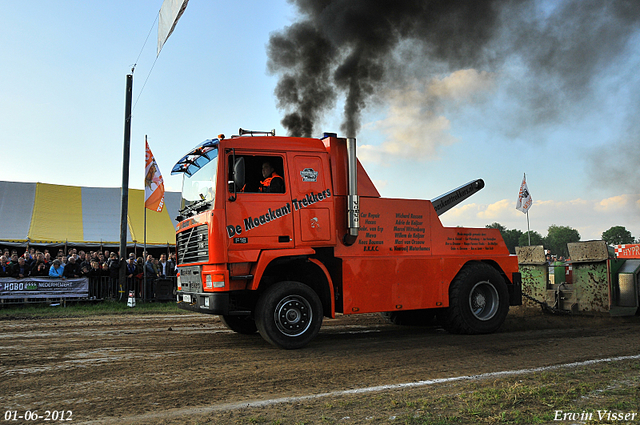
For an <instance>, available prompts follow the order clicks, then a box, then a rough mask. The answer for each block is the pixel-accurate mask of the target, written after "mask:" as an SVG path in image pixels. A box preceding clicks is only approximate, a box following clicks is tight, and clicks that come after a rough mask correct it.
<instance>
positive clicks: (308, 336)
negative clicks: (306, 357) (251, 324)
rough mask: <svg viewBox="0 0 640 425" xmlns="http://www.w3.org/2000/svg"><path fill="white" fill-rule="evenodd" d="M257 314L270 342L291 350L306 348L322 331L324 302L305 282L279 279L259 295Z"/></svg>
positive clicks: (260, 328) (257, 319) (264, 333)
mask: <svg viewBox="0 0 640 425" xmlns="http://www.w3.org/2000/svg"><path fill="white" fill-rule="evenodd" d="M255 318H256V325H257V326H258V331H259V332H260V335H261V336H262V337H263V338H264V339H265V340H266V341H268V342H269V343H271V344H273V345H275V346H276V347H280V348H284V349H287V350H292V349H297V348H302V347H304V346H305V345H307V344H308V343H309V341H311V340H312V339H313V338H314V337H315V336H316V335H317V334H318V332H319V331H320V326H321V325H322V303H321V302H320V298H319V297H318V295H317V294H316V293H315V291H314V290H313V289H311V288H310V287H309V286H307V285H305V284H302V283H300V282H290V281H285V282H279V283H276V284H275V285H273V286H271V287H270V288H268V289H267V290H266V291H265V292H264V294H262V296H261V297H260V298H259V300H258V305H257V306H256V314H255Z"/></svg>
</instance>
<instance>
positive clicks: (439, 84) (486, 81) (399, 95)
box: [359, 69, 495, 163]
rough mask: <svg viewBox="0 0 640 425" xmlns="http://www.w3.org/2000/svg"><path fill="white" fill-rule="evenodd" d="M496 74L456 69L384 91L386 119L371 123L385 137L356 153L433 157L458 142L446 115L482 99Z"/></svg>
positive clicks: (370, 157) (374, 157)
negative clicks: (423, 80)
mask: <svg viewBox="0 0 640 425" xmlns="http://www.w3.org/2000/svg"><path fill="white" fill-rule="evenodd" d="M494 80H495V74H492V73H488V72H484V71H482V72H478V71H477V70H475V69H463V70H459V71H455V72H453V73H451V74H449V75H447V76H445V77H443V78H433V79H431V80H429V81H427V82H426V83H413V84H411V85H410V86H407V87H405V88H402V89H397V90H389V91H388V92H386V95H385V96H384V97H385V103H387V104H388V105H389V107H388V111H387V116H386V118H384V119H382V120H380V121H377V122H375V123H373V124H372V125H371V127H372V128H373V129H374V130H378V131H381V132H382V133H383V134H384V135H385V136H386V140H385V141H384V142H383V143H382V144H381V145H378V146H374V145H363V146H362V147H361V148H360V151H359V155H360V156H361V157H362V159H363V160H365V161H371V162H377V163H379V162H383V159H387V158H388V157H389V156H392V157H394V158H397V159H407V158H411V159H414V160H424V159H426V158H429V159H436V158H437V153H438V150H439V149H440V147H442V146H447V145H451V144H454V143H456V142H458V139H457V138H456V137H454V136H453V135H451V122H450V120H449V119H448V118H447V117H446V114H452V113H455V112H457V110H459V109H461V108H463V107H465V106H467V105H470V104H474V103H478V102H481V101H482V100H483V99H484V98H485V95H486V94H487V93H488V92H489V91H491V90H492V89H493V87H494V85H495V83H494Z"/></svg>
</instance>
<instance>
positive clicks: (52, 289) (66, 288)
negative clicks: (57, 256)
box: [0, 276, 176, 305]
mask: <svg viewBox="0 0 640 425" xmlns="http://www.w3.org/2000/svg"><path fill="white" fill-rule="evenodd" d="M129 291H133V292H134V294H135V297H136V299H138V300H141V301H171V300H174V299H175V294H176V277H175V276H167V277H163V278H157V279H151V278H149V277H148V278H147V281H146V282H145V281H144V279H138V278H136V277H133V278H127V279H126V280H124V281H123V282H122V284H121V282H120V281H119V280H118V279H112V278H110V277H109V276H94V277H84V278H79V279H57V278H49V277H38V278H24V279H14V278H0V305H4V304H28V303H29V304H30V303H54V302H60V303H66V302H68V301H104V300H116V301H126V300H127V299H128V297H129Z"/></svg>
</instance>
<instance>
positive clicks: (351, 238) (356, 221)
mask: <svg viewBox="0 0 640 425" xmlns="http://www.w3.org/2000/svg"><path fill="white" fill-rule="evenodd" d="M347 163H348V164H347V165H348V171H347V179H348V189H349V191H348V192H347V228H348V233H347V234H346V235H345V236H344V243H345V245H353V244H354V243H355V242H356V239H358V230H359V228H360V197H359V196H358V159H357V157H356V139H355V137H347Z"/></svg>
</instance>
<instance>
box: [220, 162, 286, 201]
mask: <svg viewBox="0 0 640 425" xmlns="http://www.w3.org/2000/svg"><path fill="white" fill-rule="evenodd" d="M239 158H244V164H245V165H244V169H245V186H244V188H243V190H242V192H244V193H285V192H286V187H285V177H286V176H285V174H284V166H283V161H282V157H280V156H262V155H236V161H237V160H238V159H239ZM227 163H228V164H232V163H233V157H232V156H231V155H229V156H228V158H227ZM232 168H233V167H229V176H228V180H229V181H230V180H231V179H232Z"/></svg>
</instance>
